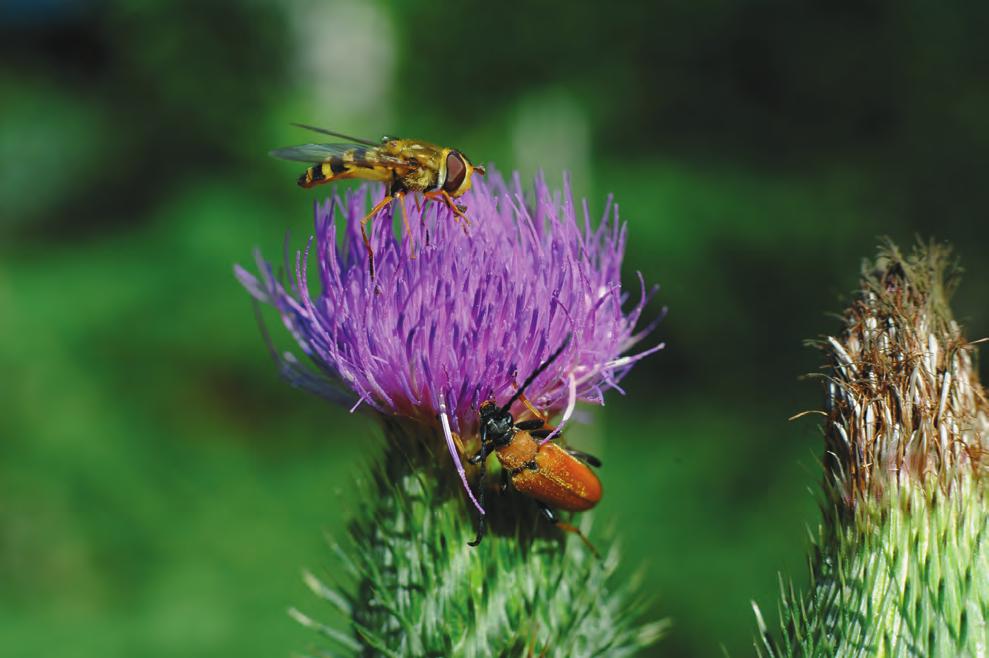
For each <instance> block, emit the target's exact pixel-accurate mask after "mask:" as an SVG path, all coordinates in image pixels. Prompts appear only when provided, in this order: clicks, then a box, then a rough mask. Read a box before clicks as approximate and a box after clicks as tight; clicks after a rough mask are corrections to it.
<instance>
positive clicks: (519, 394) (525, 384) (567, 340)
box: [501, 334, 571, 413]
mask: <svg viewBox="0 0 989 658" xmlns="http://www.w3.org/2000/svg"><path fill="white" fill-rule="evenodd" d="M570 336H571V334H567V337H566V338H564V339H563V343H562V344H561V345H560V346H559V347H557V348H556V351H555V352H553V353H552V354H550V355H549V357H548V358H547V359H546V360H545V361H543V362H542V363H541V364H540V365H539V367H538V368H536V369H535V370H534V371H533V372H532V374H531V375H529V376H528V377H527V378H526V380H525V381H524V382H522V386H520V387H519V389H518V390H517V391H515V395H513V396H512V397H510V398H509V399H508V402H506V403H505V406H503V407H502V408H501V413H505V412H507V411H508V410H509V409H510V408H511V406H512V405H513V404H514V403H515V401H516V400H518V399H519V398H520V397H522V394H523V393H525V389H526V388H528V386H529V384H531V383H532V382H533V381H535V379H536V377H538V376H539V375H541V374H543V371H544V370H546V368H549V366H550V364H551V363H553V362H554V361H556V357H558V356H560V353H561V352H563V350H565V349H566V348H567V345H569V344H570Z"/></svg>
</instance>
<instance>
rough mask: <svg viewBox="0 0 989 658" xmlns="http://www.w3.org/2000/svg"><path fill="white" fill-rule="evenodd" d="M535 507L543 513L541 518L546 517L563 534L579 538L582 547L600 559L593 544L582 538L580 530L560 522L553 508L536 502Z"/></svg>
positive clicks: (582, 534)
mask: <svg viewBox="0 0 989 658" xmlns="http://www.w3.org/2000/svg"><path fill="white" fill-rule="evenodd" d="M536 505H538V506H539V511H540V512H542V513H543V516H545V517H546V520H547V521H549V522H550V523H552V524H553V525H555V526H556V527H557V528H559V529H560V530H562V531H563V532H572V533H573V534H575V535H577V536H578V537H580V540H581V541H582V542H584V546H587V549H588V550H589V551H590V552H591V553H593V554H594V557H596V558H597V559H599V560H600V559H601V554H600V553H598V550H597V549H596V548H594V544H592V543H591V542H590V540H589V539H588V538H587V537H585V536H584V533H583V532H581V531H580V528H578V527H577V526H575V525H571V524H570V523H567V522H566V521H561V520H560V519H559V517H558V516H557V515H556V512H555V511H553V508H551V507H549V506H548V505H546V504H545V503H541V502H539V501H536Z"/></svg>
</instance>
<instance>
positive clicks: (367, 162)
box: [268, 144, 414, 169]
mask: <svg viewBox="0 0 989 658" xmlns="http://www.w3.org/2000/svg"><path fill="white" fill-rule="evenodd" d="M268 154H269V155H270V156H272V157H273V158H278V159H279V160H292V161H293V162H307V163H309V164H319V163H321V162H329V161H330V160H332V159H333V158H341V159H344V160H346V161H348V162H352V163H353V164H355V165H356V166H358V167H371V166H386V167H402V168H404V169H412V168H414V165H412V164H411V163H410V162H408V161H407V160H403V159H401V158H396V157H394V156H391V155H387V154H385V153H382V152H381V150H380V149H378V148H370V147H367V146H364V145H363V144H299V145H298V146H285V147H282V148H277V149H274V150H272V151H269V152H268Z"/></svg>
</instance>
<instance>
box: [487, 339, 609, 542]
mask: <svg viewBox="0 0 989 658" xmlns="http://www.w3.org/2000/svg"><path fill="white" fill-rule="evenodd" d="M568 342H569V339H568V340H567V341H566V342H564V343H563V345H561V346H560V347H559V348H558V349H557V350H556V351H555V352H554V353H553V354H551V355H550V357H549V358H548V359H546V361H544V362H543V363H542V364H541V365H540V366H539V367H538V368H536V370H535V372H533V373H532V374H531V375H529V378H528V379H526V381H525V383H524V384H522V386H521V388H519V390H518V391H516V393H515V395H513V396H512V397H511V399H509V400H508V402H506V403H505V404H504V406H502V407H499V406H498V405H497V404H496V403H495V402H494V401H492V400H488V401H487V402H484V403H483V404H482V405H481V407H480V409H479V413H480V416H481V449H480V450H479V451H478V452H477V454H475V455H474V456H473V457H472V458H471V459H470V462H471V463H473V464H480V466H481V476H480V482H479V486H478V495H479V497H480V498H481V500H482V501H483V499H484V486H483V485H484V476H485V470H484V463H485V461H486V460H487V457H488V455H490V454H491V453H492V452H494V453H495V455H496V456H497V457H498V461H499V462H500V463H501V467H502V473H503V474H504V477H505V478H506V479H507V480H508V481H510V482H511V483H512V486H513V487H514V488H515V490H516V491H518V492H519V493H522V494H525V495H526V496H529V497H531V498H534V499H535V500H536V504H537V505H538V506H539V509H540V511H542V513H543V515H544V516H545V517H546V518H547V519H548V520H549V521H550V522H551V523H554V524H556V525H557V526H558V527H559V528H560V529H562V530H566V531H567V532H574V533H576V534H577V535H579V536H580V537H581V539H583V540H584V542H585V543H587V540H586V538H584V536H583V534H582V533H581V532H580V531H579V530H578V529H577V528H576V527H574V526H572V525H570V524H569V523H564V522H561V521H559V519H558V518H557V515H556V512H555V510H554V508H555V509H561V510H565V511H568V512H583V511H585V510H589V509H591V508H592V507H594V506H595V505H596V504H597V502H598V501H599V500H601V481H600V480H598V478H597V476H596V475H595V474H594V472H593V471H591V469H590V468H588V464H590V465H591V466H595V467H600V466H601V461H600V460H598V459H597V458H596V457H593V456H591V455H588V454H587V453H584V452H580V451H579V450H573V449H570V448H564V447H562V446H560V445H559V444H557V443H552V442H550V443H545V442H542V443H541V442H540V441H539V440H540V439H546V438H547V437H549V436H550V434H552V432H553V428H552V427H549V426H547V425H546V421H545V419H543V418H542V417H541V414H539V412H537V411H536V410H535V408H533V407H532V405H531V404H529V402H528V400H526V399H525V396H524V393H525V388H526V387H527V386H528V385H529V384H531V383H532V382H533V380H535V378H536V377H538V376H539V375H540V373H542V372H543V371H544V370H545V369H546V368H547V367H549V365H550V364H551V363H552V362H553V360H554V359H556V357H558V356H559V355H560V353H561V352H562V351H563V350H564V348H565V347H566V346H567V343H568ZM520 398H521V399H522V402H523V403H524V404H525V405H526V406H527V407H528V408H529V409H530V410H531V411H532V412H533V414H534V415H536V416H540V417H539V418H535V419H532V420H523V421H521V422H519V423H516V422H515V418H514V417H513V416H512V414H511V412H510V411H509V409H510V408H511V406H512V404H513V403H514V402H515V401H516V400H518V399H520ZM482 504H483V502H482ZM485 528H486V526H485V517H484V515H482V516H481V518H480V520H479V522H478V528H477V538H476V539H474V541H472V542H469V543H470V545H471V546H477V545H478V544H479V543H480V542H481V539H483V538H484V533H485ZM588 546H590V544H589V543H588ZM591 550H592V551H593V550H594V549H593V547H591Z"/></svg>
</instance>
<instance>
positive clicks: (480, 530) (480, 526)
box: [467, 461, 488, 546]
mask: <svg viewBox="0 0 989 658" xmlns="http://www.w3.org/2000/svg"><path fill="white" fill-rule="evenodd" d="M484 464H485V462H483V461H482V462H481V475H480V477H478V479H477V497H478V498H480V500H481V507H483V506H484V476H485V475H486V469H485V467H484ZM487 519H488V517H487V515H485V514H482V515H480V516H479V517H478V519H477V536H476V537H474V541H469V542H467V545H468V546H477V545H478V544H480V543H481V540H482V539H484V533H485V532H486V531H487V529H488V528H487Z"/></svg>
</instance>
